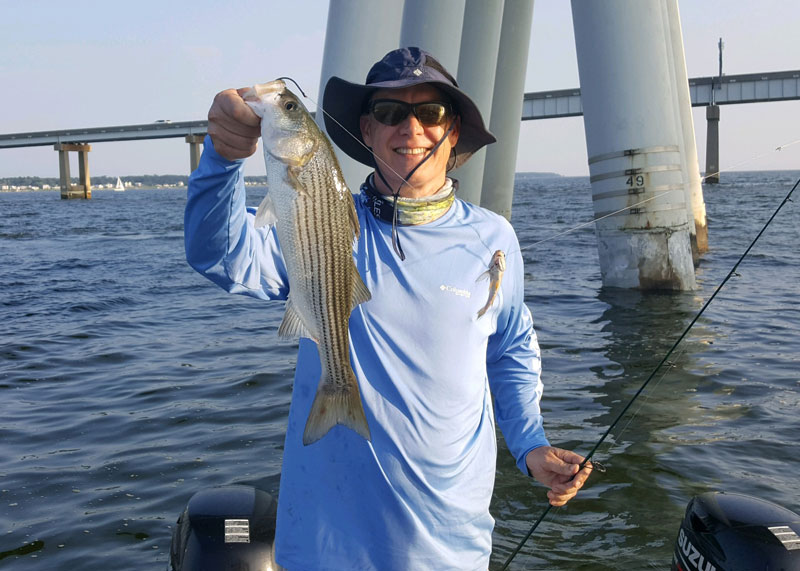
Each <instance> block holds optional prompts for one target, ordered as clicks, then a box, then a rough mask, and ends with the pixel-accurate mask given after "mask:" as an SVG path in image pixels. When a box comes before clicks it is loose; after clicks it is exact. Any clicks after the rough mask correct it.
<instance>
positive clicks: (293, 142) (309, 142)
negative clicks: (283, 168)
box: [264, 137, 318, 168]
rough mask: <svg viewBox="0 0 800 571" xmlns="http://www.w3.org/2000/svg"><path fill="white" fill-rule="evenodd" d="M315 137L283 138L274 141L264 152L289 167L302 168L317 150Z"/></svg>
mask: <svg viewBox="0 0 800 571" xmlns="http://www.w3.org/2000/svg"><path fill="white" fill-rule="evenodd" d="M317 146H318V143H317V139H316V138H315V137H283V138H280V139H276V140H275V141H273V143H272V144H271V145H270V146H269V147H267V146H266V145H265V146H264V148H265V150H266V151H267V152H268V153H269V154H270V156H272V157H274V158H276V159H277V160H279V161H280V162H282V163H284V164H286V165H289V166H290V167H296V168H301V167H304V166H305V165H306V164H307V163H308V161H310V160H311V157H313V156H314V153H315V152H316V150H317Z"/></svg>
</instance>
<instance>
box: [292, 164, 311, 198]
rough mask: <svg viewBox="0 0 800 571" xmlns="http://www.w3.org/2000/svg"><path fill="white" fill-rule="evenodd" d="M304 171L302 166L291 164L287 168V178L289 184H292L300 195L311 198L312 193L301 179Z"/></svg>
mask: <svg viewBox="0 0 800 571" xmlns="http://www.w3.org/2000/svg"><path fill="white" fill-rule="evenodd" d="M302 173H303V168H302V167H293V166H289V167H288V168H287V169H286V179H287V180H288V181H289V186H291V187H292V188H293V189H294V190H295V192H296V193H297V194H298V195H299V196H302V197H303V198H309V197H310V196H311V193H309V192H308V191H307V190H306V187H305V185H304V184H303V183H302V182H301V181H300V175H301V174H302Z"/></svg>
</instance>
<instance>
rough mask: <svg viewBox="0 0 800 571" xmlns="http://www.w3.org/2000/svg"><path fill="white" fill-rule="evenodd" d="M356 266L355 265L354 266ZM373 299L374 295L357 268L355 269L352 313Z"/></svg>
mask: <svg viewBox="0 0 800 571" xmlns="http://www.w3.org/2000/svg"><path fill="white" fill-rule="evenodd" d="M353 265H354V266H355V263H354V264H353ZM371 299H372V294H371V293H370V291H369V288H368V287H367V284H365V283H364V280H362V279H361V275H360V274H359V273H358V269H357V268H355V267H354V268H353V296H352V298H351V300H350V311H353V310H354V309H355V308H356V306H357V305H358V304H359V303H364V302H365V301H369V300H371Z"/></svg>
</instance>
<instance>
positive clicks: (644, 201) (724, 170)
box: [520, 139, 800, 252]
mask: <svg viewBox="0 0 800 571" xmlns="http://www.w3.org/2000/svg"><path fill="white" fill-rule="evenodd" d="M797 143H800V139H797V140H796V141H792V142H791V143H785V144H783V145H778V146H777V147H775V148H774V149H772V150H770V151H767V152H766V153H761V154H760V155H756V156H754V157H752V158H749V159H746V160H744V161H742V162H740V163H736V164H734V165H731V166H729V167H726V168H724V169H720V170H718V171H717V172H715V173H711V174H707V175H705V176H703V177H701V178H700V181H701V182H702V181H704V180H706V179H707V178H710V177H712V176H714V175H719V174H720V173H723V172H729V171H731V170H733V169H734V168H736V167H740V166H742V165H743V164H747V163H751V162H753V161H756V160H758V159H761V158H763V157H766V156H767V155H770V154H772V153H774V152H776V151H782V150H783V149H785V148H787V147H791V146H792V145H796V144H797ZM670 192H683V191H679V190H667V191H664V192H662V193H659V194H656V195H654V196H651V197H650V198H646V199H644V200H642V201H641V202H637V203H635V204H630V205H628V206H625V207H624V208H620V209H619V210H615V211H614V212H610V213H608V214H604V215H603V216H600V217H599V218H593V219H592V220H589V221H588V222H583V223H581V224H578V225H577V226H574V227H572V228H569V229H567V230H563V231H561V232H558V233H556V234H553V235H551V236H548V237H547V238H544V239H543V240H539V241H538V242H534V243H532V244H528V245H527V246H525V247H524V248H520V251H521V252H522V251H525V250H527V249H529V248H533V247H534V246H538V245H539V244H541V243H543V242H547V241H549V240H553V239H554V238H558V237H560V236H566V235H567V234H571V233H572V232H575V231H577V230H580V229H581V228H584V227H586V226H589V225H590V224H593V223H594V222H598V221H600V220H603V219H605V218H609V217H611V216H615V215H617V214H620V213H621V212H625V211H626V210H628V209H630V208H636V207H637V206H640V205H642V204H644V203H646V202H649V201H651V200H654V199H656V198H658V197H659V196H664V195H665V194H669V193H670Z"/></svg>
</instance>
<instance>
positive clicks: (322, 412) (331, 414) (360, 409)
mask: <svg viewBox="0 0 800 571" xmlns="http://www.w3.org/2000/svg"><path fill="white" fill-rule="evenodd" d="M350 374H351V376H352V383H348V384H347V385H346V386H344V387H340V388H331V386H330V385H329V384H326V382H325V380H324V379H323V380H322V382H320V385H319V388H318V389H317V395H316V396H315V397H314V403H313V404H312V405H311V413H309V415H308V420H307V421H306V429H305V432H303V444H304V445H306V446H308V445H309V444H313V443H314V442H316V441H317V440H319V439H320V438H322V437H323V436H325V435H326V434H327V433H328V431H329V430H330V429H331V428H333V427H334V426H336V425H337V424H342V425H344V426H346V427H348V428H350V429H352V430H354V431H356V432H357V433H358V434H360V435H361V436H363V437H364V438H365V439H367V440H369V439H370V433H369V426H368V425H367V417H366V415H365V414H364V406H363V405H362V404H361V394H360V392H359V390H358V384H357V383H356V379H355V375H353V374H352V372H350Z"/></svg>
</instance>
